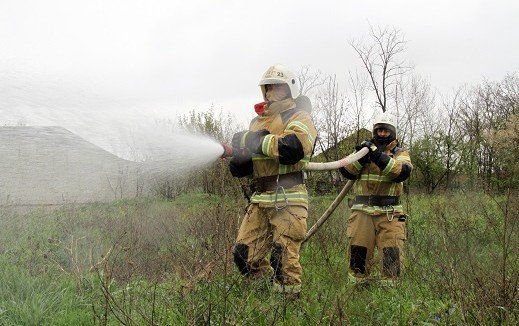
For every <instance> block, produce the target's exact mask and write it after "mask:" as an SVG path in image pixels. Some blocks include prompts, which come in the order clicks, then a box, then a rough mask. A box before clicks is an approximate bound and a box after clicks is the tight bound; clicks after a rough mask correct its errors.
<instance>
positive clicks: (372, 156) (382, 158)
mask: <svg viewBox="0 0 519 326" xmlns="http://www.w3.org/2000/svg"><path fill="white" fill-rule="evenodd" d="M357 147H359V149H362V147H366V148H368V149H369V153H368V154H367V155H366V156H364V157H363V158H365V157H368V159H369V160H370V161H371V162H373V163H375V164H376V165H377V166H378V167H385V166H386V165H387V161H388V160H389V157H388V156H387V155H386V154H385V153H384V152H383V151H382V149H380V148H378V147H377V146H376V145H375V144H373V143H372V142H370V141H369V140H365V141H363V142H362V143H360V145H359V146H357ZM361 160H362V159H361ZM361 160H359V162H360V161H361ZM361 164H362V163H361ZM381 169H382V168H381Z"/></svg>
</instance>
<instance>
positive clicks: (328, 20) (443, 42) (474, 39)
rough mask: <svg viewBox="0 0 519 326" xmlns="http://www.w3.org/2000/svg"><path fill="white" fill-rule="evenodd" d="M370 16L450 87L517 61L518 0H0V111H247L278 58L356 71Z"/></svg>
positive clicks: (424, 70)
mask: <svg viewBox="0 0 519 326" xmlns="http://www.w3.org/2000/svg"><path fill="white" fill-rule="evenodd" d="M370 24H371V25H373V26H391V27H395V28H397V29H400V30H401V31H402V33H403V34H404V35H405V38H406V39H407V40H408V43H407V50H406V52H405V56H406V58H407V59H408V60H409V61H411V62H412V63H413V64H414V66H415V72H416V73H418V74H420V75H422V76H424V77H426V78H428V79H430V81H431V84H432V85H433V86H434V87H436V88H438V89H439V90H441V91H442V92H448V91H449V90H452V89H454V88H456V87H458V86H460V85H462V84H464V83H467V84H469V85H471V84H477V83H480V82H481V81H482V80H483V78H487V79H490V80H501V79H502V78H503V77H504V76H505V75H506V74H508V73H513V72H517V71H518V70H519V1H517V0H493V1H489V0H485V1H480V0H462V1H456V0H448V1H447V0H434V1H428V0H427V1H425V0H424V1H420V0H415V1H409V0H406V1H404V0H400V1H387V0H385V1H382V0H380V1H378V0H377V1H375V0H372V1H370V0H350V1H329V0H321V1H304V0H299V1H271V0H263V1H243V0H242V1H225V0H219V1H216V0H214V1H208V0H188V1H177V0H164V1H161V0H155V1H150V0H146V1H137V0H124V1H123V0H118V1H115V0H103V1H97V0H88V1H86V0H84V1H74V0H63V1H58V0H45V1H37V0H34V1H29V0H0V122H3V123H5V121H11V122H12V121H13V120H16V119H20V117H21V116H23V117H24V119H25V121H26V122H27V123H29V124H31V123H34V122H35V121H36V120H37V119H35V118H34V114H39V117H40V118H41V117H42V116H44V115H45V114H49V115H53V116H54V117H59V116H60V115H62V114H63V115H67V114H70V112H76V111H75V110H78V112H79V111H81V110H82V112H83V114H84V113H85V112H89V111H90V110H92V111H93V112H97V113H98V114H100V113H102V114H107V115H115V116H117V115H121V114H123V113H124V112H148V113H149V114H151V115H157V116H158V115H165V114H167V115H171V116H174V115H175V114H184V113H186V112H188V111H189V110H193V109H196V110H200V111H205V110H207V109H209V107H211V105H212V106H214V107H215V109H216V110H219V109H220V108H222V109H223V110H224V112H225V113H227V112H230V113H232V114H233V115H235V116H236V117H237V119H239V120H242V121H244V122H245V121H247V120H248V119H250V118H251V117H253V104H254V103H257V102H259V101H261V93H260V91H259V87H257V83H258V81H259V78H260V77H261V75H262V73H263V72H264V71H265V70H266V68H267V67H268V66H270V65H271V64H274V63H283V64H285V65H287V66H289V67H291V68H292V69H293V70H295V71H297V69H299V68H300V67H301V66H303V65H310V66H311V67H312V68H314V69H318V70H321V71H322V72H323V73H324V74H337V75H338V76H346V74H347V72H348V71H349V70H355V69H357V68H358V67H359V59H358V58H357V57H356V56H355V53H354V52H353V50H352V48H351V47H350V46H349V41H350V40H352V39H358V40H362V39H367V36H368V32H369V26H370Z"/></svg>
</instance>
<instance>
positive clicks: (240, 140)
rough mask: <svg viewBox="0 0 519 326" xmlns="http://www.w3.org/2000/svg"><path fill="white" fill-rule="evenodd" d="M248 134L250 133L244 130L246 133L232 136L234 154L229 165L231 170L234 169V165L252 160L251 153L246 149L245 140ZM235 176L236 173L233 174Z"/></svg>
mask: <svg viewBox="0 0 519 326" xmlns="http://www.w3.org/2000/svg"><path fill="white" fill-rule="evenodd" d="M247 133H248V131H247V130H244V131H240V132H237V133H235V134H234V135H233V136H232V140H231V146H232V153H233V154H232V159H231V164H230V165H229V167H230V168H231V169H232V166H233V164H234V163H237V164H243V163H244V162H246V161H248V160H250V159H251V155H250V152H249V151H248V150H247V148H245V141H244V139H245V136H246V135H247ZM231 173H232V170H231ZM233 175H234V173H233Z"/></svg>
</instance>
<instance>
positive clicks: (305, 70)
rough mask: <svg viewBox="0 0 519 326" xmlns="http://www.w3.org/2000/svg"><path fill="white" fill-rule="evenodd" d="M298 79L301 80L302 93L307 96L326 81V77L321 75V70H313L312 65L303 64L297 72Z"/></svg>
mask: <svg viewBox="0 0 519 326" xmlns="http://www.w3.org/2000/svg"><path fill="white" fill-rule="evenodd" d="M297 79H298V80H299V89H300V93H301V95H305V96H308V94H309V93H310V91H311V90H312V89H314V88H316V87H319V86H322V85H323V84H324V83H325V78H322V77H321V72H320V71H319V70H317V71H312V68H311V67H310V66H302V67H301V68H300V69H299V73H298V74H297Z"/></svg>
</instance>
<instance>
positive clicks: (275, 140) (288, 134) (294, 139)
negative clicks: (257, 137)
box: [261, 111, 317, 165]
mask: <svg viewBox="0 0 519 326" xmlns="http://www.w3.org/2000/svg"><path fill="white" fill-rule="evenodd" d="M316 135H317V130H316V129H315V126H314V123H313V122H312V118H311V117H310V115H309V114H308V113H307V112H305V111H299V112H297V113H295V114H294V115H293V116H292V118H291V119H290V121H289V123H288V124H287V126H286V127H285V130H284V131H283V133H282V134H281V135H273V134H269V135H266V136H265V137H264V138H263V141H262V143H261V151H262V153H263V155H265V156H269V157H275V158H278V159H279V163H280V164H284V165H291V164H296V163H297V162H299V161H301V160H303V159H308V160H310V156H311V155H312V151H313V149H314V142H315V137H316Z"/></svg>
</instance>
